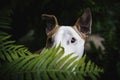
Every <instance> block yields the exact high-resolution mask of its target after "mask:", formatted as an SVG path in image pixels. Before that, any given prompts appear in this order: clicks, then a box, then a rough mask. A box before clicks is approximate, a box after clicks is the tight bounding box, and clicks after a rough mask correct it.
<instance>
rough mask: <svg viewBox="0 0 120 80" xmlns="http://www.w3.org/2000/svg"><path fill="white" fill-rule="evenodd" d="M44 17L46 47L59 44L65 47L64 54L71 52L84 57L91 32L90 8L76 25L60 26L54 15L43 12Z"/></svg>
mask: <svg viewBox="0 0 120 80" xmlns="http://www.w3.org/2000/svg"><path fill="white" fill-rule="evenodd" d="M42 19H43V20H44V21H45V22H46V25H47V26H46V33H47V43H46V48H49V47H53V46H55V45H57V46H58V45H59V44H60V43H61V46H62V47H64V50H65V53H64V56H65V55H67V54H69V53H74V54H75V55H77V56H79V58H81V57H82V55H83V53H84V44H85V40H86V38H87V37H88V35H89V34H90V33H91V24H92V16H91V11H90V9H89V8H87V9H85V11H84V13H83V15H82V16H81V17H80V18H78V20H77V22H76V23H75V25H74V26H60V25H59V24H58V22H57V18H56V17H55V16H54V15H47V14H43V15H42Z"/></svg>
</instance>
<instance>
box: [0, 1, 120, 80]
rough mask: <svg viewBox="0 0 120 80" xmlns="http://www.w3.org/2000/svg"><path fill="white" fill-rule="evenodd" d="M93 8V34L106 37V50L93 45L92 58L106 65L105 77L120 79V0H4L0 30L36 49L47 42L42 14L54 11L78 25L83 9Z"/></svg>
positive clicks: (62, 20)
mask: <svg viewBox="0 0 120 80" xmlns="http://www.w3.org/2000/svg"><path fill="white" fill-rule="evenodd" d="M87 7H89V8H90V9H91V12H92V17H93V24H92V34H99V35H100V36H102V37H103V38H104V41H103V45H104V47H105V51H104V52H103V51H102V50H101V49H96V48H95V47H94V45H93V49H91V51H89V52H87V54H88V56H89V58H90V59H91V60H93V61H94V62H95V63H96V64H97V65H99V66H101V67H103V68H104V74H103V75H102V76H101V80H119V79H120V49H119V48H120V40H119V39H120V33H119V32H120V27H119V25H120V22H119V21H120V2H118V0H0V30H2V31H5V32H7V33H9V34H11V35H12V39H13V40H16V42H17V43H18V44H23V45H25V46H26V47H28V48H29V50H30V51H31V52H34V51H36V50H38V49H40V48H43V47H44V46H45V43H46V34H45V25H44V24H43V22H42V20H41V14H43V13H45V14H52V15H55V16H56V17H57V18H58V22H59V24H60V25H74V23H75V22H76V20H77V18H78V17H80V16H81V14H82V12H83V10H84V9H85V8H87Z"/></svg>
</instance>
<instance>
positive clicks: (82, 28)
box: [75, 8, 92, 35]
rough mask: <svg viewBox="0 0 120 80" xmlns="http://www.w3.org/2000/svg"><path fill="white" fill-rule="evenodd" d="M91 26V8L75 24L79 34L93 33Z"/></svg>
mask: <svg viewBox="0 0 120 80" xmlns="http://www.w3.org/2000/svg"><path fill="white" fill-rule="evenodd" d="M91 25H92V15H91V11H90V9H89V8H87V9H85V11H84V13H83V15H82V16H81V17H80V18H78V20H77V22H76V23H75V27H76V28H77V29H78V31H79V32H82V33H84V34H86V35H88V34H90V33H91Z"/></svg>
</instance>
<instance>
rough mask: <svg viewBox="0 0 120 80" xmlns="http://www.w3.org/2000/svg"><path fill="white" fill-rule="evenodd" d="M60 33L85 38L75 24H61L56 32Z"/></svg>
mask: <svg viewBox="0 0 120 80" xmlns="http://www.w3.org/2000/svg"><path fill="white" fill-rule="evenodd" d="M56 33H57V34H58V35H62V34H63V35H65V34H69V35H70V36H73V37H77V38H82V39H84V40H85V38H84V34H82V33H80V32H79V31H78V30H76V29H75V28H74V27H73V26H60V27H59V28H58V30H57V32H56Z"/></svg>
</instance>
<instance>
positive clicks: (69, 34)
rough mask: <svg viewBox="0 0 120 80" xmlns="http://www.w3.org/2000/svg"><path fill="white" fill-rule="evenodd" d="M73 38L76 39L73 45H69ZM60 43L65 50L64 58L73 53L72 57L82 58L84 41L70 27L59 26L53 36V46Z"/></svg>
mask: <svg viewBox="0 0 120 80" xmlns="http://www.w3.org/2000/svg"><path fill="white" fill-rule="evenodd" d="M73 37H74V38H75V39H76V41H75V43H71V39H72V38H73ZM60 43H61V46H62V47H64V49H65V54H64V56H66V55H67V54H69V53H74V55H73V56H79V58H81V57H82V55H83V52H84V43H85V41H84V40H83V39H82V38H81V37H80V35H79V34H78V33H77V32H76V31H75V30H74V29H73V28H72V27H71V26H61V27H60V28H59V29H58V31H57V32H56V33H55V34H54V45H57V46H58V45H59V44H60ZM67 43H69V44H67Z"/></svg>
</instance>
